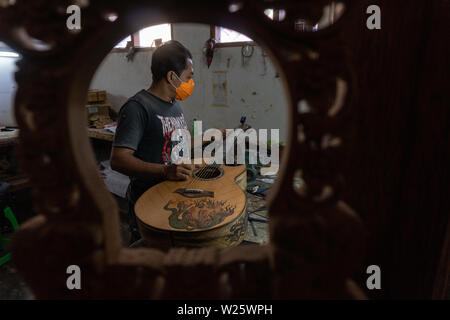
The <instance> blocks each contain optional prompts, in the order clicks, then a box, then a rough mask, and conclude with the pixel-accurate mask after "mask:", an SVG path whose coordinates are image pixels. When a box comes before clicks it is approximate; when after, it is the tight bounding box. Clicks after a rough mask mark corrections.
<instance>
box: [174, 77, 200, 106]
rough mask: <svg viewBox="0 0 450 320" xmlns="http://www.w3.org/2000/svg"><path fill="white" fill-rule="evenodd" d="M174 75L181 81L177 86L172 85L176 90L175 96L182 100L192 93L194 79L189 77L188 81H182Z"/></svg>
mask: <svg viewBox="0 0 450 320" xmlns="http://www.w3.org/2000/svg"><path fill="white" fill-rule="evenodd" d="M175 76H176V77H177V78H178V80H180V81H181V84H180V85H179V86H178V88H177V87H175V86H174V85H172V86H173V87H174V88H175V89H176V90H177V96H176V97H175V98H176V99H177V100H180V101H183V100H184V99H186V98H188V97H189V96H190V95H191V94H192V91H194V87H195V83H194V79H192V78H191V79H190V80H189V81H188V82H183V81H182V80H181V79H180V78H179V77H178V76H177V75H176V74H175Z"/></svg>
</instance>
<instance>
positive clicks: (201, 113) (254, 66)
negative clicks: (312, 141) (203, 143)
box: [91, 24, 287, 142]
mask: <svg viewBox="0 0 450 320" xmlns="http://www.w3.org/2000/svg"><path fill="white" fill-rule="evenodd" d="M173 36H174V39H175V40H178V41H180V42H181V43H182V44H183V45H185V46H186V47H187V48H188V49H189V50H190V51H191V53H192V55H193V61H194V81H195V83H196V88H195V90H194V93H193V94H192V96H191V97H190V98H189V99H187V100H185V101H183V102H181V105H182V107H183V110H184V113H185V117H186V120H187V123H188V126H191V123H192V119H193V118H197V119H200V120H203V129H204V130H205V129H207V128H211V127H225V128H234V127H236V126H238V125H239V120H240V117H241V116H242V115H245V116H247V122H248V123H249V124H250V125H251V126H252V127H254V128H256V129H259V128H266V129H280V141H284V142H286V135H287V100H286V97H285V93H284V89H283V86H282V83H281V80H280V78H279V77H278V76H277V72H276V70H275V68H274V65H273V64H272V62H271V61H270V58H269V57H268V56H266V55H265V54H264V53H263V51H262V49H261V48H260V47H255V50H254V52H253V55H252V57H250V58H246V59H245V61H243V59H242V54H241V47H228V48H218V49H216V51H215V53H214V59H213V62H212V64H211V66H210V68H209V69H208V67H207V65H206V60H205V57H204V53H203V47H204V45H205V41H206V40H207V39H208V38H209V37H210V26H209V25H202V24H174V25H173ZM150 65H151V52H149V51H145V52H138V53H136V55H135V56H134V59H133V61H127V59H126V53H111V54H109V55H108V56H107V57H106V58H105V60H104V61H103V63H102V64H101V66H100V67H99V69H98V70H97V73H96V74H95V76H94V78H93V81H92V83H91V88H92V89H103V90H107V92H108V99H109V100H110V102H111V103H112V104H113V107H114V109H116V110H119V109H120V107H121V106H122V104H123V103H124V102H125V101H126V100H127V99H128V98H129V97H131V96H132V95H134V94H135V93H136V92H137V91H139V90H141V89H147V88H148V87H149V86H150V84H151V81H152V80H151V71H150ZM214 84H216V88H215V89H213V85H214ZM213 91H214V92H215V93H216V95H214V94H213Z"/></svg>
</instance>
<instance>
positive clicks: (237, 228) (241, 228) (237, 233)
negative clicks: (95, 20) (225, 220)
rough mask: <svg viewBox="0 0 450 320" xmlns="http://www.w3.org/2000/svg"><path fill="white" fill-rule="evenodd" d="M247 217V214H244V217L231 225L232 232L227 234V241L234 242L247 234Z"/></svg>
mask: <svg viewBox="0 0 450 320" xmlns="http://www.w3.org/2000/svg"><path fill="white" fill-rule="evenodd" d="M246 219H247V215H246V214H243V215H242V217H241V218H239V220H238V221H237V222H236V223H235V224H234V225H233V226H232V227H231V229H230V234H228V235H227V236H226V238H225V241H227V242H230V243H234V242H237V241H239V240H240V239H241V238H242V237H244V236H245V232H246V231H247V228H246V225H245V222H246Z"/></svg>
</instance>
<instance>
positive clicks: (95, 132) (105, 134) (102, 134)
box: [87, 128, 114, 142]
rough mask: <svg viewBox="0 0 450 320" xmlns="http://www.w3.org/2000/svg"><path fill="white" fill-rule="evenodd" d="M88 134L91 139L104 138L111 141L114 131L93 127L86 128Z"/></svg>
mask: <svg viewBox="0 0 450 320" xmlns="http://www.w3.org/2000/svg"><path fill="white" fill-rule="evenodd" d="M87 130H88V136H89V137H90V138H93V139H99V140H105V141H110V142H112V141H113V140H114V133H112V132H109V131H107V130H106V129H93V128H88V129H87Z"/></svg>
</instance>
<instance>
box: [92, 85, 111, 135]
mask: <svg viewBox="0 0 450 320" xmlns="http://www.w3.org/2000/svg"><path fill="white" fill-rule="evenodd" d="M86 112H87V116H88V125H89V127H90V128H96V129H103V128H104V126H105V125H106V124H109V123H112V122H114V120H113V119H111V114H112V105H111V103H109V101H108V100H107V99H106V91H104V90H89V91H88V104H87V105H86Z"/></svg>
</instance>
